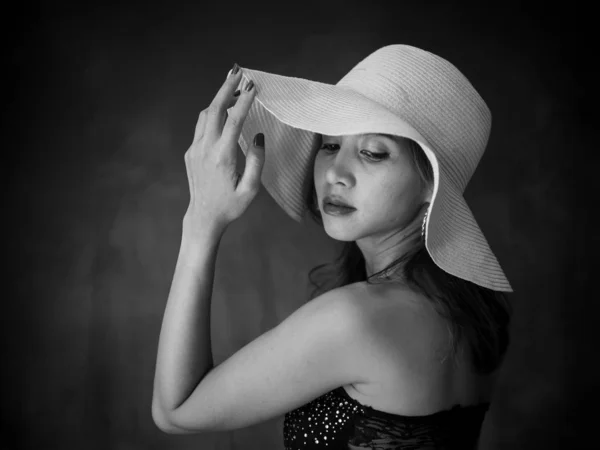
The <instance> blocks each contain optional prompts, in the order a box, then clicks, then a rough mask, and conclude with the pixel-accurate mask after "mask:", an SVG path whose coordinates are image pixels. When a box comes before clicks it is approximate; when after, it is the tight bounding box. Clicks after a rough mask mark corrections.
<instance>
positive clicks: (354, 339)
mask: <svg viewBox="0 0 600 450" xmlns="http://www.w3.org/2000/svg"><path fill="white" fill-rule="evenodd" d="M238 86H239V87H240V88H241V89H240V90H239V91H236V88H237V87H238ZM228 109H229V115H228V116H227V110H228ZM490 126H491V114H490V112H489V109H488V108H487V106H486V104H485V102H484V101H483V99H482V98H481V97H480V96H479V94H478V93H477V92H476V91H475V89H474V88H473V86H472V85H471V84H470V83H469V81H468V80H467V79H466V78H465V77H464V75H463V74H462V73H460V72H459V71H458V69H456V68H455V67H454V66H453V65H451V64H450V63H449V62H447V61H445V60H444V59H442V58H440V57H438V56H436V55H433V54H431V53H429V52H426V51H423V50H420V49H416V48H414V47H409V46H404V45H391V46H387V47H383V48H381V49H379V50H377V51H375V52H374V53H372V54H371V55H369V56H367V57H366V58H365V59H364V60H362V61H361V62H360V63H359V64H357V65H356V66H355V67H354V68H353V69H352V70H351V71H350V72H349V73H348V74H347V75H346V76H345V77H344V78H342V80H341V81H340V82H339V83H337V85H335V86H333V85H327V84H322V83H317V82H313V81H309V80H303V79H298V78H290V77H281V76H278V75H274V74H268V73H265V72H259V71H254V70H249V69H243V70H240V68H239V67H238V66H237V64H236V65H235V66H234V69H233V70H232V71H231V72H230V74H229V75H228V78H227V80H226V81H225V83H224V84H223V86H222V87H221V89H220V90H219V92H218V94H217V96H216V97H215V99H214V100H213V102H212V103H211V105H210V106H209V107H208V108H207V110H205V111H203V112H202V113H201V114H200V118H199V120H198V124H197V127H196V134H195V137H194V143H193V144H192V146H191V147H190V149H189V150H188V151H187V153H186V167H187V171H188V181H189V184H190V205H189V208H188V210H187V212H186V214H185V217H184V220H183V232H182V241H181V248H180V254H179V258H178V261H177V266H176V270H175V274H174V278H173V284H172V286H171V291H170V294H169V299H168V302H167V307H166V310H165V315H164V319H163V325H162V329H161V334H160V342H159V349H158V358H157V366H156V375H155V384H154V396H153V406H152V412H153V417H154V420H155V422H156V424H157V425H158V426H159V427H160V428H161V429H162V430H163V431H165V432H168V433H198V432H209V431H219V430H232V429H237V428H242V427H247V426H250V425H254V424H257V423H259V422H262V421H265V420H269V419H272V418H275V417H277V416H281V415H283V414H285V421H284V444H285V447H286V448H289V449H300V448H351V449H355V448H378V449H392V448H428V449H429V448H460V449H466V448H475V447H476V445H477V440H478V436H479V433H480V430H481V425H482V422H483V419H484V416H485V413H486V411H487V409H488V408H489V404H490V401H491V395H492V389H493V385H494V379H495V376H496V374H497V369H498V368H499V366H500V363H501V360H502V357H503V355H504V353H505V351H506V348H507V345H508V334H507V327H508V322H509V318H510V306H509V304H508V303H507V302H506V300H505V298H504V295H503V292H512V290H511V287H510V284H509V283H508V280H507V279H506V277H505V276H504V273H503V271H502V269H501V268H500V265H499V264H498V261H497V260H496V258H495V256H494V254H493V253H492V251H491V249H490V248H489V245H488V244H487V241H486V240H485V238H484V236H483V234H482V232H481V230H480V229H479V227H478V226H477V223H476V222H475V219H474V218H473V216H472V214H471V212H470V210H469V208H468V206H467V204H466V202H465V200H464V198H463V196H462V192H463V191H464V188H465V186H466V184H467V183H468V181H469V179H470V177H471V175H472V173H473V171H474V170H475V168H476V166H477V164H478V162H479V159H480V158H481V156H482V154H483V152H484V150H485V147H486V145H487V140H488V136H489V132H490ZM253 137H254V141H253V145H248V142H250V140H251V139H252V138H253ZM238 142H239V143H240V144H241V149H242V150H243V151H244V152H245V155H246V167H245V170H244V174H243V176H240V175H239V174H237V173H236V172H235V167H236V165H235V156H236V152H237V143H238ZM260 181H262V182H263V184H264V185H265V187H266V188H267V190H268V191H269V193H270V194H271V195H272V196H273V198H274V199H275V200H276V201H277V202H278V204H279V205H280V206H281V207H282V208H283V209H284V210H285V211H286V212H287V213H288V214H289V215H290V216H291V217H292V218H294V219H295V220H301V218H302V214H303V213H304V211H305V210H306V209H307V208H308V210H309V211H310V212H311V213H312V215H313V218H315V219H316V220H317V221H318V222H319V223H321V224H322V225H323V227H324V229H325V231H326V232H327V234H328V235H329V236H331V237H332V238H334V239H337V240H340V241H345V242H347V244H346V248H345V249H344V252H343V253H342V256H341V258H340V260H339V261H338V264H337V266H336V265H334V269H337V270H338V273H337V274H336V275H337V276H336V277H334V278H331V279H330V280H329V283H325V284H322V285H319V284H317V288H318V289H317V291H315V292H314V293H313V295H315V298H314V299H312V300H311V301H309V302H308V303H306V304H305V305H303V306H302V307H300V308H299V309H298V310H297V311H295V312H294V313H293V314H291V315H290V316H289V317H288V318H286V319H285V320H284V321H282V322H281V323H280V324H279V325H278V326H276V327H275V328H273V329H272V330H269V331H267V332H266V333H264V334H263V335H261V336H259V337H258V338H257V339H255V340H254V341H253V342H251V343H249V344H248V345H246V346H245V347H243V348H242V349H240V350H239V351H238V352H236V353H235V354H234V355H232V356H231V357H230V358H229V359H227V360H226V361H224V362H223V363H221V364H220V365H218V366H217V367H214V364H213V360H212V354H211V348H210V296H211V291H212V282H213V275H214V264H215V259H216V253H217V249H218V243H219V240H220V238H221V236H222V234H223V233H224V231H225V229H226V227H227V226H228V224H230V223H231V222H232V221H234V220H236V219H237V218H238V217H240V215H241V214H242V213H243V212H244V211H245V209H246V208H247V207H248V205H249V203H250V202H251V201H252V199H253V198H254V196H255V194H256V192H257V191H258V189H259V183H260ZM317 294H318V295H317Z"/></svg>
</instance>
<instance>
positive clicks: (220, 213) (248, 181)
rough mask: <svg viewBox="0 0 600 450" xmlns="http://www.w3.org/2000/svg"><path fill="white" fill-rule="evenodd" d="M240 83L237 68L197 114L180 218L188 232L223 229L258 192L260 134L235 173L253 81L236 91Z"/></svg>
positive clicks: (187, 157)
mask: <svg viewBox="0 0 600 450" xmlns="http://www.w3.org/2000/svg"><path fill="white" fill-rule="evenodd" d="M240 79H241V70H239V66H238V65H237V64H235V65H234V66H233V69H232V70H231V72H230V74H229V76H228V77H227V79H226V80H225V83H223V85H222V86H221V89H219V92H217V95H216V96H215V98H214V99H213V101H212V103H211V104H210V105H209V106H208V108H206V109H205V110H203V111H202V112H201V113H200V117H199V118H198V123H197V125H196V132H195V135H194V142H193V143H192V145H191V146H190V148H189V149H188V150H187V151H186V152H185V166H186V171H187V175H188V183H189V187H190V204H189V206H188V209H187V211H186V214H185V218H184V231H185V232H187V233H192V234H195V233H197V232H205V231H206V230H207V229H215V228H216V229H217V230H223V229H225V228H226V227H227V225H229V224H230V223H231V222H233V221H234V220H235V219H237V218H238V217H240V216H241V215H242V214H243V213H244V211H245V210H246V208H248V205H249V204H250V203H251V202H252V200H253V199H254V197H255V196H256V194H257V193H258V190H259V188H260V176H261V173H262V168H263V164H264V159H265V155H264V136H263V134H262V133H259V134H257V135H256V136H255V138H254V142H253V145H251V146H250V147H249V148H248V152H247V154H246V166H245V169H244V174H243V175H240V174H239V173H237V172H236V160H237V153H238V149H239V145H238V139H239V136H240V133H241V131H242V126H243V124H244V121H245V119H246V116H247V115H248V111H249V110H250V107H251V106H252V102H253V101H254V97H255V95H256V87H255V86H254V82H253V81H251V80H250V81H249V82H248V83H247V84H246V85H245V86H244V87H243V88H242V89H241V92H239V91H236V92H235V93H234V90H235V88H236V86H238V84H239V82H240ZM236 94H237V95H236ZM232 105H235V106H233V108H232V109H231V111H230V113H229V116H228V114H227V109H228V108H230V107H231V106H232ZM240 177H241V178H240Z"/></svg>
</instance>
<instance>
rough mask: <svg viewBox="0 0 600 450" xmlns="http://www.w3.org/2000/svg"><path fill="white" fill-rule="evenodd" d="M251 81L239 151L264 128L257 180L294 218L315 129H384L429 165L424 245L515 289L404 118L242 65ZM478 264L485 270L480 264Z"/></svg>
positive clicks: (459, 270)
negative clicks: (410, 144) (411, 144)
mask: <svg viewBox="0 0 600 450" xmlns="http://www.w3.org/2000/svg"><path fill="white" fill-rule="evenodd" d="M250 79H251V80H253V81H254V84H255V86H256V91H257V93H256V97H255V99H254V102H253V104H252V107H251V109H250V111H249V113H248V115H247V117H246V119H245V121H244V125H243V127H242V132H241V134H240V139H239V143H240V147H241V149H242V151H243V152H244V154H246V153H247V150H248V145H249V143H250V142H252V139H253V138H254V136H255V135H256V134H257V133H265V163H264V166H263V171H262V175H261V182H262V184H263V185H264V186H265V188H266V189H267V191H268V192H269V194H270V195H271V196H272V197H273V199H274V200H275V201H276V202H277V204H278V205H279V206H280V207H281V208H282V209H283V210H284V211H285V212H286V213H287V214H288V215H289V216H290V217H291V218H292V219H294V220H295V221H297V222H301V221H302V219H303V216H304V214H305V212H306V209H307V205H306V198H307V193H308V190H309V189H310V188H311V186H310V181H311V180H312V176H309V175H311V172H312V169H313V167H312V164H313V162H314V156H315V151H316V146H317V145H318V141H319V139H318V135H323V134H324V135H329V136H340V135H352V134H363V133H381V134H390V135H395V136H401V137H405V138H409V139H412V140H414V141H415V142H417V143H418V144H419V145H420V146H421V148H422V149H423V151H424V152H425V154H426V156H427V158H428V159H429V161H430V163H431V165H432V168H433V172H434V189H433V196H432V199H431V205H430V207H429V215H428V218H427V222H426V235H425V245H426V248H427V251H428V252H429V254H430V255H431V257H432V259H433V260H434V262H435V263H436V264H437V265H438V266H439V267H440V268H442V269H443V270H445V271H446V272H448V273H450V274H452V275H454V276H457V277H459V278H462V279H466V280H469V281H472V282H474V283H476V284H478V285H481V286H485V287H488V288H490V289H493V290H498V291H506V292H512V288H511V287H510V284H509V282H508V280H507V279H506V277H505V276H504V273H503V272H502V269H501V268H500V266H499V264H498V262H497V260H496V257H495V256H494V254H493V253H492V250H491V248H490V247H489V244H488V243H487V240H486V239H485V236H484V235H483V233H482V231H481V229H480V228H479V226H478V225H477V222H476V221H475V218H474V217H473V214H472V212H471V210H470V208H469V206H468V205H467V203H466V201H465V199H464V197H463V195H462V193H461V192H460V191H459V190H458V189H457V188H456V186H454V185H453V183H451V181H450V180H451V179H450V177H448V176H447V174H446V173H445V171H444V170H443V167H442V166H440V164H439V161H438V158H437V156H436V149H435V148H434V147H433V146H432V145H431V144H430V143H429V142H428V141H427V140H426V139H425V138H424V137H423V135H422V134H421V133H419V131H417V130H416V129H415V127H413V126H412V125H411V124H409V123H408V122H407V121H406V120H405V119H403V118H402V117H399V116H398V115H396V114H394V113H393V112H391V111H390V110H388V109H387V108H385V107H384V106H382V105H380V104H379V103H377V102H375V101H373V100H371V99H369V98H367V97H365V96H363V95H361V94H360V93H358V92H356V91H353V90H352V89H348V88H345V87H341V86H336V85H331V84H326V83H320V82H317V81H311V80H306V79H302V78H295V77H286V76H282V75H277V74H272V73H268V72H262V71H258V70H251V69H247V68H243V69H242V80H241V82H240V86H242V85H245V83H246V82H248V81H249V80H250ZM482 268H483V269H482Z"/></svg>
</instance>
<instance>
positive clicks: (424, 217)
mask: <svg viewBox="0 0 600 450" xmlns="http://www.w3.org/2000/svg"><path fill="white" fill-rule="evenodd" d="M428 214H429V209H428V210H427V211H425V216H423V225H422V226H421V236H425V224H426V223H427V215H428Z"/></svg>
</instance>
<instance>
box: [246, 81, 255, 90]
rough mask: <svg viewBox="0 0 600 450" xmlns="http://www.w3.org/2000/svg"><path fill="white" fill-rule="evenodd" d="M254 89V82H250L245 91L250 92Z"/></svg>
mask: <svg viewBox="0 0 600 450" xmlns="http://www.w3.org/2000/svg"><path fill="white" fill-rule="evenodd" d="M253 87H254V81H252V80H250V82H249V83H248V84H247V85H246V87H245V88H244V90H245V91H246V92H250V91H251V90H252V88H253Z"/></svg>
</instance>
